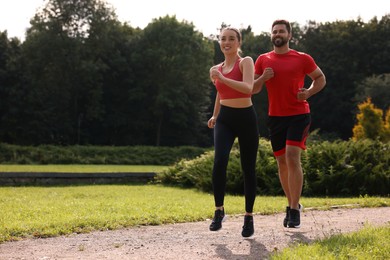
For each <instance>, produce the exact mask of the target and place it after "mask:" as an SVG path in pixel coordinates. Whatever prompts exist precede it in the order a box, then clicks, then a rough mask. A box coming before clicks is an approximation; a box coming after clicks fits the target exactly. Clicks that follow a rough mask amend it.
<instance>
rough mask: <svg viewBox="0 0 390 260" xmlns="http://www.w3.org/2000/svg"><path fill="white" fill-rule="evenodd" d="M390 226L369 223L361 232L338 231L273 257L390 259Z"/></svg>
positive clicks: (288, 259)
mask: <svg viewBox="0 0 390 260" xmlns="http://www.w3.org/2000/svg"><path fill="white" fill-rule="evenodd" d="M389 238H390V226H389V225H387V226H385V227H380V228H379V227H372V226H366V227H364V228H363V229H362V230H360V231H359V232H353V233H350V234H344V235H335V236H332V237H330V238H327V239H324V240H321V241H317V242H315V243H313V244H310V245H307V244H297V245H295V246H293V247H290V248H287V249H284V250H283V251H282V252H281V253H277V254H275V255H273V256H272V257H271V259H272V260H294V259H296V260H300V259H321V260H322V259H323V260H336V259H337V260H344V259H345V260H347V259H356V260H366V259H390V239H389Z"/></svg>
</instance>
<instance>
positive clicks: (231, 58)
mask: <svg viewBox="0 0 390 260" xmlns="http://www.w3.org/2000/svg"><path fill="white" fill-rule="evenodd" d="M239 58H240V56H238V55H237V54H234V55H228V56H225V61H224V65H225V67H231V66H233V65H234V64H235V63H236V61H237V59H239Z"/></svg>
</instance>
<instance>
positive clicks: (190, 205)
mask: <svg viewBox="0 0 390 260" xmlns="http://www.w3.org/2000/svg"><path fill="white" fill-rule="evenodd" d="M285 202H286V200H285V198H284V197H282V196H280V197H260V196H259V197H257V198H256V202H255V207H254V211H255V212H256V213H261V214H273V213H277V212H282V211H284V209H285V208H284V205H285ZM301 202H302V203H303V204H304V205H305V207H306V208H313V207H314V208H321V209H326V208H329V207H331V206H332V205H344V204H349V205H351V207H353V206H359V207H380V206H389V205H390V198H381V197H360V198H302V200H301ZM225 204H226V205H229V214H242V213H243V207H244V206H243V205H244V197H243V196H226V199H225ZM213 205H214V201H213V196H212V194H206V193H202V192H198V191H196V190H193V189H191V190H190V189H180V188H173V187H164V186H160V185H151V184H148V185H86V186H82V185H80V186H55V187H0V208H1V210H0V242H4V241H9V240H15V239H20V238H24V237H50V236H58V235H64V234H70V233H74V232H76V233H83V232H89V231H92V230H109V229H118V228H123V227H131V226H137V225H160V224H165V223H179V222H191V221H200V220H205V219H206V218H211V217H212V214H213V211H214V207H213Z"/></svg>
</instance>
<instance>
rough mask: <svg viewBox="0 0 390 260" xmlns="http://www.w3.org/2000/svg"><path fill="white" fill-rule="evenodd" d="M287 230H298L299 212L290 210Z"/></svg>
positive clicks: (299, 222)
mask: <svg viewBox="0 0 390 260" xmlns="http://www.w3.org/2000/svg"><path fill="white" fill-rule="evenodd" d="M287 226H288V227H289V228H299V227H300V226H301V216H300V210H298V209H290V219H289V220H288V221H287Z"/></svg>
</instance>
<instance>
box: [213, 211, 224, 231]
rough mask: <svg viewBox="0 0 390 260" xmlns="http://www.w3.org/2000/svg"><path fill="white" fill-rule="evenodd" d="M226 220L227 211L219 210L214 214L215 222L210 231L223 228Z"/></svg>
mask: <svg viewBox="0 0 390 260" xmlns="http://www.w3.org/2000/svg"><path fill="white" fill-rule="evenodd" d="M224 219H225V210H220V209H217V210H216V211H215V212H214V218H213V222H211V224H210V231H217V230H220V229H221V228H222V221H224Z"/></svg>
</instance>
